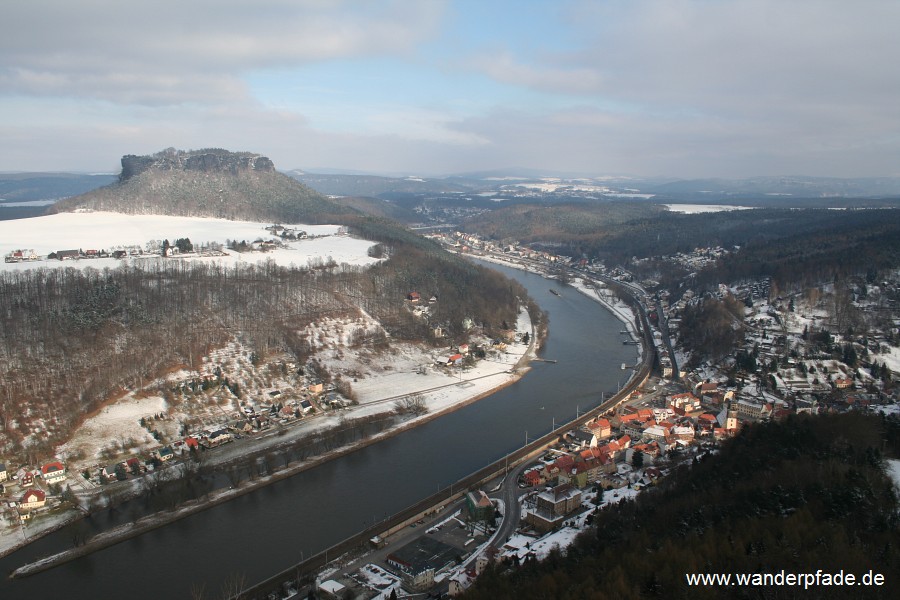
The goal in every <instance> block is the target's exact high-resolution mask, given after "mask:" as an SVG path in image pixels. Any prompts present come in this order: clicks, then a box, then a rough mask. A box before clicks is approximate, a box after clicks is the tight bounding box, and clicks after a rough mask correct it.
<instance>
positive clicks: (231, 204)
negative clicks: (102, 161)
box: [49, 148, 357, 224]
mask: <svg viewBox="0 0 900 600" xmlns="http://www.w3.org/2000/svg"><path fill="white" fill-rule="evenodd" d="M84 208H86V209H91V210H105V211H112V212H120V213H126V214H159V215H170V216H191V217H217V218H224V219H233V220H247V221H260V222H279V223H310V224H315V223H326V222H332V223H333V222H335V221H336V219H337V217H339V216H342V215H351V214H355V213H356V212H357V211H355V210H354V209H352V208H350V207H345V206H340V205H338V204H335V203H334V202H331V201H330V200H328V198H326V197H325V196H323V195H321V194H319V193H318V192H316V191H314V190H312V189H310V188H308V187H307V186H305V185H303V184H302V183H300V182H298V181H296V180H294V179H292V178H290V177H288V176H287V175H284V174H282V173H279V172H277V171H276V170H275V166H274V164H273V163H272V161H271V160H269V159H268V158H266V157H265V156H260V155H258V154H252V153H249V152H229V151H227V150H221V149H205V150H191V151H181V150H175V149H172V148H170V149H167V150H163V151H162V152H158V153H156V154H153V155H150V156H134V155H127V156H124V157H122V173H121V175H120V176H119V179H118V181H117V182H115V183H113V184H110V185H108V186H105V187H102V188H99V189H96V190H93V191H91V192H88V193H86V194H82V195H80V196H76V197H74V198H68V199H66V200H62V201H60V202H58V203H56V204H55V205H53V206H52V207H51V208H50V209H49V212H68V211H72V210H77V209H84Z"/></svg>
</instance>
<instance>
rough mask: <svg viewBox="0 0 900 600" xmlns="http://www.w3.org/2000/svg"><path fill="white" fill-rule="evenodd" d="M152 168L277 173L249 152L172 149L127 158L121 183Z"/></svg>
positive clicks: (120, 176)
mask: <svg viewBox="0 0 900 600" xmlns="http://www.w3.org/2000/svg"><path fill="white" fill-rule="evenodd" d="M151 169H152V170H158V171H196V172H201V173H211V172H212V173H231V174H234V175H237V174H238V173H240V172H242V171H257V172H269V173H274V172H275V164H274V163H273V162H272V161H271V160H270V159H269V158H267V157H265V156H260V155H259V154H252V153H249V152H229V151H227V150H220V149H207V150H190V151H183V150H175V149H174V148H169V149H167V150H163V151H162V152H158V153H156V154H153V155H150V156H136V155H134V154H128V155H125V156H123V157H122V174H121V175H119V181H120V182H125V181H128V180H129V179H131V178H133V177H136V176H138V175H140V174H141V173H144V172H145V171H149V170H151Z"/></svg>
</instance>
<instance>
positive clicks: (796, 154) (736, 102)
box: [0, 0, 900, 178]
mask: <svg viewBox="0 0 900 600" xmlns="http://www.w3.org/2000/svg"><path fill="white" fill-rule="evenodd" d="M0 23H2V35H0V171H7V172H8V171H80V172H118V170H119V168H120V165H119V159H120V158H121V156H122V155H124V154H150V153H153V152H157V151H159V150H162V149H164V148H168V147H174V148H179V149H183V150H189V149H199V148H208V147H219V148H226V149H229V150H234V151H250V152H257V153H260V154H263V155H265V156H268V157H270V158H271V159H272V160H273V161H274V162H275V165H276V167H277V168H279V169H282V170H288V169H295V168H299V169H304V170H309V171H315V170H316V169H322V168H338V169H347V170H356V171H364V172H372V173H382V174H409V175H446V174H452V173H462V172H472V171H483V170H493V169H509V168H529V169H536V170H542V171H546V172H548V173H550V172H567V173H578V174H586V175H596V176H600V175H633V176H664V177H683V178H697V177H724V178H741V177H751V176H764V175H770V176H771V175H810V176H833V177H871V176H900V101H898V98H900V68H898V67H897V57H898V56H900V36H898V35H897V34H896V28H897V24H898V23H900V2H895V1H890V0H883V1H882V0H859V1H855V2H847V1H846V0H837V1H831V0H809V1H807V0H606V1H604V0H553V1H551V0H546V1H536V0H515V1H507V0H494V1H490V2H485V1H483V0H472V1H468V0H461V1H452V0H447V1H440V0H383V1H382V0H346V1H341V0H308V1H297V0H253V1H247V0H242V1H240V2H238V1H233V0H189V1H184V0H154V1H153V2H122V1H121V0H79V1H78V2H73V1H72V0H34V1H30V2H3V3H2V6H0Z"/></svg>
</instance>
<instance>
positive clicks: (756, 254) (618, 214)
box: [465, 202, 900, 288]
mask: <svg viewBox="0 0 900 600" xmlns="http://www.w3.org/2000/svg"><path fill="white" fill-rule="evenodd" d="M648 206H652V205H647V204H644V203H631V202H612V203H608V204H599V205H582V204H577V205H576V204H573V205H567V206H566V207H552V208H546V207H535V206H532V207H525V206H516V207H509V208H505V209H501V210H497V211H494V212H493V213H491V214H489V215H483V216H479V217H477V218H474V219H472V220H470V221H469V222H467V223H466V225H465V229H466V230H467V231H474V232H477V233H480V234H482V235H485V236H488V237H491V238H494V239H503V238H504V237H507V236H510V237H513V236H514V232H515V231H519V232H520V233H519V235H518V238H517V239H520V240H522V241H525V242H530V243H538V244H540V243H544V244H548V245H552V246H553V247H554V249H555V250H556V251H557V252H558V253H560V254H566V255H569V256H573V257H579V258H580V257H587V258H597V259H601V260H603V261H605V262H607V264H611V265H617V264H622V265H631V263H632V259H633V258H634V257H637V258H642V259H643V258H649V259H651V260H650V261H648V262H646V263H643V264H634V265H632V266H633V268H634V269H635V270H636V271H637V273H638V274H640V275H643V276H647V277H653V278H656V279H657V280H659V281H660V283H662V284H663V285H664V286H671V285H672V284H673V283H674V284H676V285H677V282H678V281H680V280H681V278H683V277H684V276H685V275H687V274H688V273H687V271H686V270H684V269H678V268H673V267H672V266H671V265H670V264H668V263H667V264H665V265H661V264H660V263H659V262H658V261H653V260H652V259H653V258H654V257H656V258H658V257H661V256H667V255H673V254H676V253H679V252H681V253H689V252H691V251H693V250H694V249H695V248H706V247H715V246H721V247H723V248H725V249H726V250H729V251H732V252H731V253H730V254H729V255H728V256H726V257H725V258H724V259H722V260H721V261H720V262H719V263H718V264H716V265H715V266H714V267H713V268H711V269H707V270H705V271H703V272H701V273H699V274H697V275H696V278H695V283H696V284H699V285H701V286H702V285H708V284H716V283H720V282H728V281H735V280H739V279H759V278H761V277H772V278H773V279H774V280H775V281H776V282H777V283H778V284H779V286H780V287H782V288H799V287H803V286H805V285H809V284H810V283H813V282H821V281H830V280H832V279H834V278H835V277H846V276H849V275H853V274H857V273H865V272H866V271H867V270H869V269H876V270H877V269H883V268H888V267H892V266H894V265H896V264H898V262H900V211H898V210H896V209H865V210H827V209H803V210H791V209H769V208H767V209H754V210H735V211H723V212H711V213H700V214H680V213H673V212H669V211H661V210H658V208H659V207H656V209H657V210H650V209H649V208H648Z"/></svg>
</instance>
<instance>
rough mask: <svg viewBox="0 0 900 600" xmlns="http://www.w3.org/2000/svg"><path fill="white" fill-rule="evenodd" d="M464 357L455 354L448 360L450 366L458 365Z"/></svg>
mask: <svg viewBox="0 0 900 600" xmlns="http://www.w3.org/2000/svg"><path fill="white" fill-rule="evenodd" d="M462 359H463V355H462V354H454V355H452V356H450V357H449V358H448V359H447V364H448V365H458V364H459V363H461V362H462Z"/></svg>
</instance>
